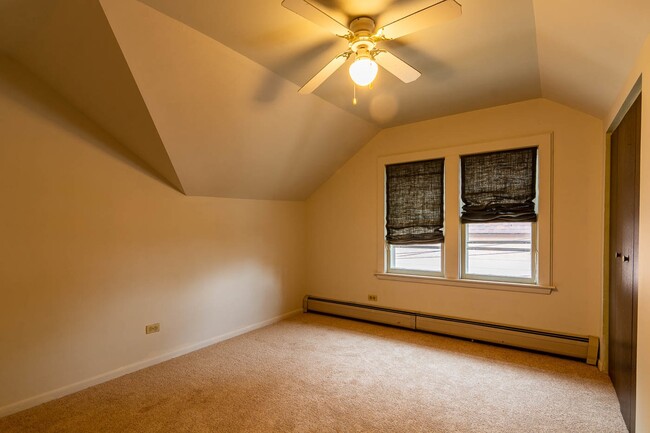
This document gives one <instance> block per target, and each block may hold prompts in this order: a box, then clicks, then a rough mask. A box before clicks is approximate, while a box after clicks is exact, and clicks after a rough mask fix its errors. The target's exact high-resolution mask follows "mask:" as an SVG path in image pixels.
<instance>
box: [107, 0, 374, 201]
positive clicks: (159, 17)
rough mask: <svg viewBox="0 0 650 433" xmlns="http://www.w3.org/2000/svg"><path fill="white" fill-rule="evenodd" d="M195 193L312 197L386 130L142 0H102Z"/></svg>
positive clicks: (164, 137)
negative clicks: (302, 91)
mask: <svg viewBox="0 0 650 433" xmlns="http://www.w3.org/2000/svg"><path fill="white" fill-rule="evenodd" d="M101 5H102V7H103V8H104V11H105V13H106V16H107V18H108V20H109V22H110V25H111V27H112V29H113V31H114V34H115V36H116V38H117V40H118V42H119V44H120V47H121V49H122V51H123V53H124V56H125V58H126V60H127V63H128V65H129V67H130V69H131V72H132V74H133V76H134V78H135V81H136V82H137V84H138V88H139V89H140V91H141V93H142V96H143V98H144V100H145V103H146V104H147V107H148V109H149V112H150V113H151V116H152V118H153V120H154V123H155V124H156V127H157V129H158V132H159V133H160V136H161V138H162V140H163V142H164V143H165V147H166V148H167V151H168V152H169V155H170V157H171V160H172V161H173V162H174V167H175V168H176V171H177V173H178V176H179V178H180V179H181V180H182V182H183V187H184V189H185V191H186V193H187V194H190V195H204V196H220V197H238V198H258V199H260V198H263V199H277V200H296V199H304V198H306V197H308V196H309V194H311V192H313V191H314V190H315V189H316V188H317V187H318V186H319V185H320V184H321V183H322V182H324V181H325V180H326V179H327V178H328V177H329V176H330V175H331V174H332V173H333V172H334V171H335V170H336V169H337V168H338V167H339V166H340V165H341V164H343V162H345V161H346V160H347V159H348V158H349V157H350V156H352V154H353V153H354V152H356V151H357V150H358V149H359V148H360V147H361V146H362V145H363V144H365V143H366V142H367V141H368V140H369V139H370V138H371V137H372V136H373V135H374V134H375V133H376V132H377V130H378V128H377V127H376V126H375V125H373V124H371V123H369V122H366V121H364V120H362V119H360V118H359V117H357V116H355V115H353V114H350V113H348V112H346V111H344V110H341V109H339V108H337V107H335V106H333V105H331V104H329V103H327V102H325V101H323V100H322V99H320V98H318V97H315V96H309V97H306V98H305V97H303V96H302V95H299V94H298V93H297V90H298V87H297V86H296V85H295V84H293V83H291V82H289V81H287V80H285V79H283V78H281V77H279V76H278V75H276V74H274V73H273V72H271V71H269V70H268V69H266V68H264V67H263V66H260V65H259V64H257V63H255V62H253V61H251V60H249V59H248V58H246V57H244V56H242V55H241V54H239V53H237V52H236V51H233V50H232V49H230V48H228V47H226V46H225V45H223V44H221V43H219V42H217V41H215V40H214V39H212V38H210V37H208V36H206V35H204V34H202V33H200V32H198V31H196V30H195V29H193V28H191V27H189V26H187V25H185V24H183V23H181V22H179V21H177V20H175V19H172V18H171V17H169V16H167V15H165V14H163V13H161V12H159V11H157V10H155V9H153V8H151V7H149V6H147V5H145V4H143V3H140V2H138V1H133V0H131V1H121V2H115V1H109V0H106V1H103V0H102V1H101Z"/></svg>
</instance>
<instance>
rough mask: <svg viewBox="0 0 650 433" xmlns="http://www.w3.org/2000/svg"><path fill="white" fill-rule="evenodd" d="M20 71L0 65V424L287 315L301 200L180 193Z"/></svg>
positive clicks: (300, 249)
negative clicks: (154, 326) (148, 328)
mask: <svg viewBox="0 0 650 433" xmlns="http://www.w3.org/2000/svg"><path fill="white" fill-rule="evenodd" d="M25 74H26V73H25V72H24V71H23V70H20V69H17V68H16V66H14V65H13V64H11V63H10V62H8V61H7V60H6V59H3V58H1V57H0V136H1V138H0V197H1V200H2V205H1V211H0V239H1V241H0V416H1V415H2V414H3V413H4V414H6V413H8V412H10V411H15V410H16V409H20V408H23V407H26V406H29V405H31V404H34V403H38V402H39V401H42V400H46V399H48V398H51V397H55V396H57V395H60V394H61V393H64V392H69V391H71V390H75V389H78V388H79V387H82V386H84V385H88V384H90V383H94V382H97V381H100V380H102V379H105V378H107V377H110V375H111V374H119V373H120V372H124V371H128V370H130V369H135V368H138V367H142V366H144V365H146V364H147V362H150V361H151V362H155V361H159V360H161V359H164V357H165V356H169V354H173V353H179V352H182V351H184V350H187V348H188V347H196V345H201V344H205V343H206V342H209V341H215V340H218V339H219V338H220V337H224V336H228V335H232V334H233V333H237V332H239V331H241V330H245V329H250V327H251V326H255V325H256V324H260V323H264V322H265V321H268V320H272V319H273V318H276V317H278V316H280V315H283V314H285V313H287V312H290V311H292V310H295V309H298V308H299V307H300V301H301V294H302V293H303V290H304V284H303V283H304V268H305V266H304V263H303V260H304V256H305V252H304V248H305V247H304V245H305V230H306V227H305V221H306V220H305V218H306V213H305V204H304V203H299V202H271V201H254V200H236V199H218V198H202V197H186V196H184V195H182V194H180V193H178V192H177V191H175V190H174V189H173V188H171V187H169V186H167V185H166V184H164V183H162V182H161V181H160V180H158V179H157V178H155V177H153V176H151V175H149V174H147V173H148V172H147V171H146V170H143V169H142V168H141V167H140V166H138V165H137V164H135V163H134V162H133V160H132V157H131V156H130V155H128V154H126V153H125V151H123V150H120V148H119V147H117V145H116V144H115V143H114V142H113V141H112V140H111V139H110V138H109V137H107V136H106V135H104V134H103V133H102V132H101V131H100V130H98V129H97V128H96V127H95V126H94V125H93V124H92V123H90V122H89V121H88V120H87V119H86V118H84V117H83V116H82V115H80V114H78V112H77V111H75V110H73V109H71V108H70V107H69V106H67V105H65V103H63V102H62V101H61V100H60V99H59V98H58V96H56V95H54V94H52V93H49V91H48V90H47V89H45V88H43V87H42V86H41V85H40V84H39V83H37V82H33V81H32V80H31V79H30V78H27V76H26V75H25ZM26 89H27V90H26ZM153 322H160V324H161V332H160V333H158V334H152V335H149V336H146V335H145V334H144V326H145V325H146V324H148V323H153ZM152 360H153V361H152ZM123 367H126V368H125V369H123V370H118V371H117V372H115V370H116V369H119V368H123ZM111 371H112V372H113V373H108V376H102V375H105V374H106V373H107V372H111ZM84 381H85V382H84ZM79 382H81V383H79ZM61 387H67V388H64V389H63V390H60V389H59V388H61ZM57 389H59V391H54V392H53V390H57ZM42 393H46V394H45V395H40V394H42ZM47 393H49V394H47ZM39 395H40V396H39ZM30 398H31V400H28V401H23V402H22V403H18V404H17V405H16V403H17V402H20V401H22V400H24V399H30Z"/></svg>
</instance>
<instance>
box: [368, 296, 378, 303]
mask: <svg viewBox="0 0 650 433" xmlns="http://www.w3.org/2000/svg"><path fill="white" fill-rule="evenodd" d="M368 300H369V301H372V302H377V295H368Z"/></svg>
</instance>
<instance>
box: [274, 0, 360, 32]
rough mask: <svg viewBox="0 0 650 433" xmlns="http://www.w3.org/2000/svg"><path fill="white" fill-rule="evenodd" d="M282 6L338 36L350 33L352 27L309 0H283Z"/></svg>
mask: <svg viewBox="0 0 650 433" xmlns="http://www.w3.org/2000/svg"><path fill="white" fill-rule="evenodd" d="M282 6H284V7H285V8H287V9H289V10H290V11H291V12H294V13H296V14H298V15H300V16H301V17H303V18H306V19H308V20H309V21H311V22H313V23H314V24H317V25H319V26H321V27H323V28H324V29H325V30H328V31H330V32H331V33H334V34H335V35H336V36H341V37H345V36H347V35H348V34H350V33H351V32H350V29H348V28H347V27H346V26H344V25H343V24H341V23H340V22H338V21H337V20H336V19H334V18H333V17H332V16H331V15H329V14H328V13H327V12H325V11H324V10H322V9H320V8H318V7H316V6H315V5H314V4H313V2H309V1H307V0H283V1H282Z"/></svg>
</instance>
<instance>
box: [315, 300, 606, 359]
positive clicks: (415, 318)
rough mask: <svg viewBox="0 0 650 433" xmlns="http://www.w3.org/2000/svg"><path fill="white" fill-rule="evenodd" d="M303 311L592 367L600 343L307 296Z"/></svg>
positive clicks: (502, 325) (568, 335) (562, 335)
mask: <svg viewBox="0 0 650 433" xmlns="http://www.w3.org/2000/svg"><path fill="white" fill-rule="evenodd" d="M303 310H304V311H305V312H308V311H309V312H314V313H323V314H331V315H334V316H341V317H348V318H352V319H359V320H365V321H368V322H376V323H383V324H386V325H392V326H398V327H401V328H409V329H416V330H419V331H426V332H434V333H437V334H445V335H451V336H455V337H461V338H468V339H472V340H478V341H485V342H489V343H496V344H503V345H506V346H513V347H519V348H523V349H530V350H537V351H540V352H546V353H552V354H556V355H563V356H569V357H572V358H579V359H583V360H585V361H586V362H587V363H588V364H591V365H596V362H597V361H598V344H599V340H598V337H593V336H583V335H574V334H564V333H558V332H550V331H543V330H539V329H531V328H523V327H518V326H509V325H504V324H498V323H489V322H479V321H475V320H467V319H461V318H457V317H448V316H439V315H432V314H424V313H418V312H415V311H408V310H396V309H391V308H384V307H377V306H374V305H365V304H357V303H354V302H346V301H337V300H333V299H325V298H318V297H314V296H309V295H307V296H305V298H304V300H303Z"/></svg>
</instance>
